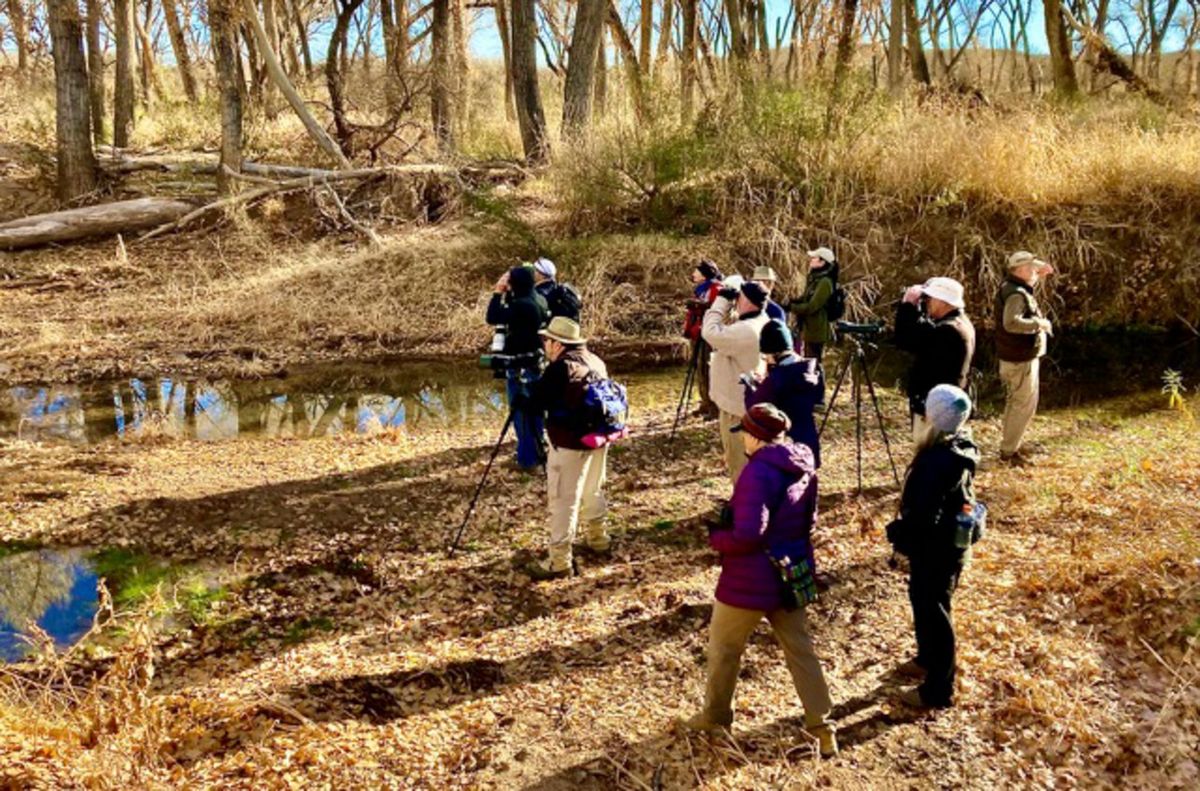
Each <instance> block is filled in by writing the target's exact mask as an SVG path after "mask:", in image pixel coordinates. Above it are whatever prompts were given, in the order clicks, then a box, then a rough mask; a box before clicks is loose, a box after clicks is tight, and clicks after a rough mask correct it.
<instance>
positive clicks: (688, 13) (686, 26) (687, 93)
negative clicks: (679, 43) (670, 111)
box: [679, 0, 699, 121]
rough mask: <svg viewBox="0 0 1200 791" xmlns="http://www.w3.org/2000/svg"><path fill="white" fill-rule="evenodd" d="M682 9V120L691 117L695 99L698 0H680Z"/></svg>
mask: <svg viewBox="0 0 1200 791" xmlns="http://www.w3.org/2000/svg"><path fill="white" fill-rule="evenodd" d="M681 2H682V4H683V5H682V11H683V19H682V22H683V53H682V54H681V55H680V57H679V86H680V94H681V96H680V113H681V114H682V116H683V120H684V121H687V120H689V119H690V118H691V117H692V107H693V105H694V104H695V99H696V25H697V21H698V20H697V14H696V4H697V3H698V2H699V0H681Z"/></svg>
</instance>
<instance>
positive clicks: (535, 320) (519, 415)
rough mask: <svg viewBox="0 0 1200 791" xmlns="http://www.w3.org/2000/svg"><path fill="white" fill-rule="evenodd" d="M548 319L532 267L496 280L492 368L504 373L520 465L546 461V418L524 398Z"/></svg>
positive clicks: (527, 466)
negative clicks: (543, 420) (543, 425)
mask: <svg viewBox="0 0 1200 791" xmlns="http://www.w3.org/2000/svg"><path fill="white" fill-rule="evenodd" d="M549 318H550V311H549V309H548V308H547V307H546V300H545V299H543V298H542V296H541V295H540V294H538V293H537V292H536V291H534V283H533V271H532V270H531V269H530V268H528V267H524V266H518V267H516V268H515V269H512V270H510V271H508V272H507V273H505V274H504V275H503V276H502V277H501V278H500V279H499V280H498V281H496V287H495V289H494V293H493V294H492V299H491V301H490V302H489V303H488V307H487V323H488V324H491V325H493V326H495V327H496V334H495V336H494V337H493V338H492V351H493V353H494V354H493V356H492V357H491V363H492V367H493V368H494V369H496V370H497V371H503V372H504V379H505V385H506V394H507V396H508V406H509V409H510V410H512V413H513V427H514V429H515V430H516V432H517V467H518V468H520V469H522V470H526V471H529V470H533V469H534V468H535V467H537V466H538V465H539V464H545V463H546V449H545V440H544V439H543V437H542V417H541V415H540V414H538V413H537V412H534V411H531V410H529V409H527V408H523V407H522V406H521V403H522V402H523V401H525V400H526V399H527V397H528V395H529V391H530V386H531V385H532V384H533V383H534V382H536V381H537V379H538V374H539V371H540V368H541V352H542V339H541V337H540V336H539V335H538V332H539V331H540V330H541V329H542V327H544V326H545V324H546V322H547V321H548V320H549ZM497 376H499V374H497ZM522 397H526V398H522Z"/></svg>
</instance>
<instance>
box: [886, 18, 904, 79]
mask: <svg viewBox="0 0 1200 791" xmlns="http://www.w3.org/2000/svg"><path fill="white" fill-rule="evenodd" d="M905 2H906V0H891V2H890V5H889V12H890V13H889V16H888V22H889V24H888V52H887V59H888V91H889V92H890V93H891V94H892V95H893V96H899V95H900V94H901V93H902V92H903V91H904V63H903V61H904V4H905Z"/></svg>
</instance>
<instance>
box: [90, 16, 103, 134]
mask: <svg viewBox="0 0 1200 791" xmlns="http://www.w3.org/2000/svg"><path fill="white" fill-rule="evenodd" d="M103 16H104V14H103V11H102V10H101V7H100V0H87V66H88V100H89V101H90V102H91V107H92V136H93V138H94V139H95V141H96V143H97V144H100V143H103V142H104V141H105V140H107V139H108V135H106V134H105V133H104V121H105V115H104V49H103V47H102V46H101V44H100V23H101V22H102V21H103Z"/></svg>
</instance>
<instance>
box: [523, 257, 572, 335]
mask: <svg viewBox="0 0 1200 791" xmlns="http://www.w3.org/2000/svg"><path fill="white" fill-rule="evenodd" d="M557 277H558V267H556V266H555V265H554V262H553V261H551V260H550V259H549V258H539V259H538V260H536V261H534V262H533V281H534V288H535V289H536V290H537V292H538V293H539V294H541V295H542V299H544V300H546V307H547V309H549V311H550V318H554V317H555V316H564V317H566V318H568V319H570V320H571V321H573V322H575V323H576V324H578V323H579V315H580V313H581V312H582V311H583V300H581V299H580V298H579V292H578V291H576V290H575V287H574V286H571V285H568V284H567V283H560V282H558V280H557V279H556V278H557Z"/></svg>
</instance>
